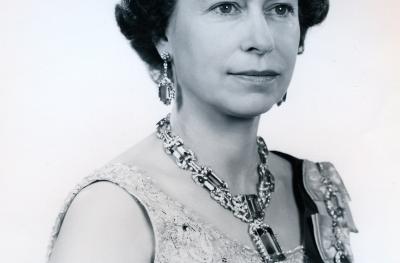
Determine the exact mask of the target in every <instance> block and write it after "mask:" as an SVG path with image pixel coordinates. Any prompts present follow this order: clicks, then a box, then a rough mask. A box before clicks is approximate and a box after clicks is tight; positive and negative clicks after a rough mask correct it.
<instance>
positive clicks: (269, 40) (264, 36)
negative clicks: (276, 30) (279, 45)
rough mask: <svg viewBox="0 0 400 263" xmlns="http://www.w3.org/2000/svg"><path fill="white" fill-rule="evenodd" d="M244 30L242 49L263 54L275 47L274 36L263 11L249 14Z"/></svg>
mask: <svg viewBox="0 0 400 263" xmlns="http://www.w3.org/2000/svg"><path fill="white" fill-rule="evenodd" d="M244 30H246V33H245V34H244V38H243V42H242V45H241V48H242V50H243V51H246V52H251V53H255V54H258V55H264V54H267V53H270V52H272V51H273V50H274V49H275V41H274V37H273V34H272V31H271V28H270V26H269V25H268V22H267V20H266V18H265V15H264V13H262V14H257V15H255V14H253V15H249V16H248V21H246V26H245V29H244Z"/></svg>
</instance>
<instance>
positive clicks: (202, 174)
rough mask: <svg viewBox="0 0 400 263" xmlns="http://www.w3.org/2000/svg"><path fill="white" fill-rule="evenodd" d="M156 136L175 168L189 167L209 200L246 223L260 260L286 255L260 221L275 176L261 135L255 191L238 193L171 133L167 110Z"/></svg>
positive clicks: (271, 233)
mask: <svg viewBox="0 0 400 263" xmlns="http://www.w3.org/2000/svg"><path fill="white" fill-rule="evenodd" d="M157 137H158V138H159V139H161V140H162V141H163V146H164V150H165V152H166V153H167V154H168V155H172V156H173V157H174V158H175V161H176V164H177V166H178V167H179V168H181V169H184V170H187V171H190V172H191V173H192V179H193V181H194V182H195V183H196V184H198V185H200V186H202V187H203V188H205V189H206V190H207V191H208V192H209V194H210V197H211V198H212V199H213V200H215V201H216V202H217V203H219V204H220V205H221V206H222V207H224V208H225V209H228V210H230V211H231V212H232V213H233V215H234V216H235V217H237V218H238V219H240V220H241V221H243V222H245V223H248V226H249V228H248V229H249V235H250V238H251V240H252V241H253V243H254V245H255V247H256V250H257V252H258V253H259V255H260V257H261V258H262V260H263V262H265V263H272V262H279V261H282V260H285V259H286V256H285V255H284V253H283V252H282V249H281V247H280V246H279V243H278V240H277V239H276V236H275V234H274V232H273V231H272V228H271V227H270V226H269V225H267V224H265V223H264V217H265V213H264V209H265V208H267V207H268V205H269V203H270V201H271V194H272V192H273V191H274V188H275V180H274V176H273V174H272V173H271V172H270V170H269V168H268V162H267V161H268V154H269V151H268V148H267V145H266V143H265V141H264V139H263V138H262V137H260V136H259V137H257V146H258V154H259V156H260V160H261V162H260V163H259V164H258V166H257V173H258V175H259V181H258V184H257V194H239V195H232V194H231V193H230V190H229V187H228V184H227V183H226V182H225V181H223V180H222V179H220V178H219V177H218V176H217V175H216V174H215V173H214V171H213V170H212V169H211V168H209V167H207V166H204V165H199V164H198V163H197V158H196V156H195V154H194V152H193V151H191V150H190V149H187V148H185V147H184V145H183V140H182V139H181V138H180V137H179V136H177V135H174V134H173V133H172V131H171V124H170V114H168V115H167V116H166V117H165V118H163V119H161V120H160V121H159V122H158V123H157Z"/></svg>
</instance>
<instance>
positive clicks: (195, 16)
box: [49, 0, 357, 263]
mask: <svg viewBox="0 0 400 263" xmlns="http://www.w3.org/2000/svg"><path fill="white" fill-rule="evenodd" d="M327 11H328V1H327V0H299V1H297V0H239V1H217V0H177V1H173V0H168V1H167V0H158V1H156V0H154V1H150V0H126V1H122V3H121V4H120V5H117V7H116V17H117V21H118V24H119V26H120V28H121V31H122V33H123V34H124V35H125V36H126V37H127V38H128V39H129V40H130V42H131V45H132V47H133V48H134V49H135V50H136V51H137V52H138V53H139V55H140V56H141V57H142V59H143V60H144V61H145V62H146V63H147V64H148V65H149V66H150V69H151V71H152V72H153V73H154V72H156V73H157V72H159V73H160V74H153V77H154V79H155V80H156V82H157V83H158V88H159V96H160V99H161V101H163V102H164V103H165V104H172V110H171V114H170V115H168V116H167V117H166V118H164V119H162V120H161V121H160V122H158V124H157V128H156V129H157V130H156V132H155V133H153V134H151V135H150V136H149V137H147V138H145V139H144V140H143V141H142V142H140V143H139V144H138V145H136V146H134V147H132V148H131V149H130V150H128V151H127V152H125V153H123V154H122V155H121V156H119V157H118V158H116V159H115V160H113V161H112V162H111V163H110V164H108V165H106V166H105V167H103V168H102V169H100V170H99V171H98V172H96V173H95V174H94V175H93V176H91V177H88V178H86V179H85V180H84V181H83V182H82V183H81V184H80V185H78V187H77V188H76V189H75V191H74V192H73V193H72V194H71V196H70V197H69V198H68V200H67V202H66V205H65V206H64V208H63V210H62V212H61V213H60V216H59V220H58V221H57V224H56V226H55V229H54V235H53V239H52V243H51V247H50V252H51V255H50V257H49V258H50V262H57V263H59V262H352V255H351V250H350V247H349V232H350V231H353V232H356V231H357V230H356V228H355V226H354V223H353V221H352V217H351V214H350V210H349V207H348V205H347V201H348V199H349V198H348V194H347V192H346V190H345V188H344V186H343V183H342V181H341V179H340V177H339V176H338V174H337V172H336V171H335V169H334V167H333V166H332V165H331V164H329V163H312V162H310V161H306V160H299V159H296V158H294V157H292V156H290V155H287V154H284V153H280V152H269V151H268V148H267V145H266V143H265V142H264V140H263V139H262V138H261V137H257V131H258V125H259V119H260V116H261V114H263V113H265V112H267V111H268V110H269V109H271V108H272V107H273V106H274V105H275V104H278V105H280V104H281V103H283V102H284V101H285V98H286V92H287V88H288V86H289V82H290V80H291V77H292V73H293V69H294V65H295V61H296V57H297V54H300V53H302V52H303V49H304V38H305V35H306V32H307V29H308V28H309V27H311V26H313V25H315V24H318V23H320V22H322V21H323V20H324V18H325V16H326V14H327ZM110 182H111V183H112V184H110ZM78 193H79V195H78ZM67 211H68V213H67ZM61 226H62V227H61Z"/></svg>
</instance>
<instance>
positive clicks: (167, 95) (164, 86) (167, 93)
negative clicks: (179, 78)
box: [158, 52, 175, 105]
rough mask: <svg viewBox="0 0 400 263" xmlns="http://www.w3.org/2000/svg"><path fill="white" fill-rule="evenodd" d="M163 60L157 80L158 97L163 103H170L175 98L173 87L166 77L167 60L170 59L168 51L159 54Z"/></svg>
mask: <svg viewBox="0 0 400 263" xmlns="http://www.w3.org/2000/svg"><path fill="white" fill-rule="evenodd" d="M161 59H162V60H163V72H162V76H161V78H160V80H159V81H158V97H159V98H160V100H161V101H162V102H163V103H164V104H165V105H169V104H171V101H172V100H173V99H174V98H175V88H174V85H173V83H172V81H171V79H170V78H169V77H168V62H169V61H170V60H171V56H170V55H169V53H168V52H163V53H162V54H161Z"/></svg>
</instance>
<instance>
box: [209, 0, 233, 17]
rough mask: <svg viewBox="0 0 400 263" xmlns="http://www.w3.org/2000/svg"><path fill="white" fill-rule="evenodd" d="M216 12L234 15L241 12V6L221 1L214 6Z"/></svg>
mask: <svg viewBox="0 0 400 263" xmlns="http://www.w3.org/2000/svg"><path fill="white" fill-rule="evenodd" d="M212 10H213V11H214V12H216V13H217V14H220V15H233V14H236V13H238V12H239V8H238V7H237V6H236V5H235V4H234V3H228V2H227V3H221V4H219V5H217V6H215V7H213V8H212Z"/></svg>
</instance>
